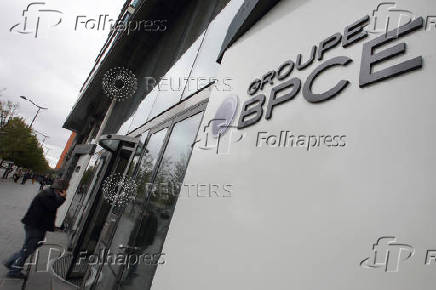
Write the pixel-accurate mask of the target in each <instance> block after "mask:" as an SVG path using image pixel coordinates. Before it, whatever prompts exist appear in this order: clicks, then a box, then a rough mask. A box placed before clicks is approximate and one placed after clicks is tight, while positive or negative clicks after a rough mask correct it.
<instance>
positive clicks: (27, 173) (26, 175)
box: [21, 170, 31, 184]
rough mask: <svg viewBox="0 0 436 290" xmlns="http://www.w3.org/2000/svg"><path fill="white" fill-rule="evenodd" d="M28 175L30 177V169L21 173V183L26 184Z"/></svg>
mask: <svg viewBox="0 0 436 290" xmlns="http://www.w3.org/2000/svg"><path fill="white" fill-rule="evenodd" d="M30 177H31V175H30V171H29V170H27V171H26V172H25V173H24V175H23V181H21V184H26V181H27V179H29V178H30Z"/></svg>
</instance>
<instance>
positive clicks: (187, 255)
mask: <svg viewBox="0 0 436 290" xmlns="http://www.w3.org/2000/svg"><path fill="white" fill-rule="evenodd" d="M378 3H379V2H378V1H373V0H368V1H357V0H356V1H341V0H331V1H324V0H313V1H290V0H288V1H285V0H283V1H281V2H280V3H279V4H278V5H277V6H276V7H275V8H274V9H273V10H271V11H270V13H269V14H267V15H266V16H265V17H264V18H263V19H262V20H261V21H259V22H258V23H257V24H256V26H254V27H253V28H252V29H251V30H250V31H249V32H248V33H246V34H245V35H244V36H243V37H242V38H241V39H239V40H238V42H237V43H236V44H235V45H234V46H233V47H232V48H231V49H229V50H228V51H227V53H226V55H225V57H224V59H223V62H222V67H221V72H220V75H219V78H223V77H231V78H232V79H233V82H232V85H233V90H232V92H214V93H213V94H212V96H211V100H210V103H209V106H208V108H207V111H206V113H205V118H204V121H203V125H202V126H204V124H205V123H206V122H207V121H208V120H210V119H211V118H213V116H214V114H215V110H216V109H217V108H218V106H219V105H220V104H221V101H222V100H223V99H224V98H225V96H226V95H227V94H229V93H236V94H238V95H239V96H240V100H241V101H242V102H244V101H245V100H247V99H248V96H247V94H246V91H247V88H248V85H249V83H250V82H251V81H252V80H254V79H255V78H258V77H261V76H262V75H263V74H264V73H266V72H267V71H268V70H270V69H275V68H277V67H278V66H279V65H280V64H281V63H283V61H285V60H287V59H293V60H295V56H296V55H297V54H298V53H303V54H304V55H305V56H306V57H307V54H308V52H309V51H310V48H311V47H312V45H314V44H318V43H319V42H320V41H321V40H323V39H325V38H326V37H328V36H330V35H332V34H333V33H335V32H342V31H343V29H344V27H345V26H347V25H349V24H351V23H353V22H354V21H355V20H357V19H359V18H361V17H362V16H364V15H366V14H370V13H371V12H372V10H373V9H375V8H376V6H377V4H378ZM398 7H399V8H402V9H409V10H412V11H413V12H414V13H415V14H416V15H422V16H424V17H425V16H427V15H436V2H435V1H430V0H428V1H425V0H413V1H412V0H408V1H399V2H398ZM371 37H374V36H371ZM366 41H368V39H366V40H364V41H363V42H366ZM363 42H359V43H357V44H354V45H353V46H351V47H350V48H346V49H343V48H341V47H338V48H335V49H332V50H331V51H329V52H327V54H326V56H325V59H329V58H332V57H334V56H339V55H345V56H348V57H350V58H352V59H353V61H354V62H353V63H352V64H350V65H348V66H347V67H337V68H334V69H333V70H331V71H329V72H328V73H325V74H323V75H322V76H321V77H320V78H319V79H318V80H317V82H316V83H315V86H314V90H315V91H322V90H325V89H327V88H330V87H331V86H332V84H335V83H336V82H337V81H338V80H340V79H348V80H349V81H350V82H351V84H350V85H349V87H348V88H347V89H346V90H345V91H344V92H343V93H342V94H341V95H339V96H338V97H336V98H335V99H332V100H329V101H327V102H324V103H322V104H310V103H308V102H307V101H306V100H305V99H304V98H303V96H302V94H301V92H300V93H299V94H298V95H297V96H296V98H295V99H294V100H292V101H289V102H287V103H285V104H283V105H281V106H278V107H276V109H275V110H274V112H273V118H272V119H271V120H270V121H266V120H264V117H263V118H262V120H261V121H260V122H259V123H257V124H256V125H255V126H252V127H249V128H246V129H244V130H242V131H241V133H243V134H244V138H243V140H241V141H240V142H238V143H235V144H232V146H231V151H230V154H227V155H217V154H215V153H214V151H213V150H199V149H197V150H194V152H193V155H192V158H191V161H190V164H189V167H188V170H187V175H186V178H185V181H184V183H185V184H198V183H199V184H220V185H223V184H231V185H232V196H231V197H228V198H218V197H214V198H206V197H192V195H191V197H187V193H186V190H187V188H186V187H184V191H183V192H182V193H181V197H180V198H179V201H178V204H177V208H176V211H175V215H174V218H173V221H172V224H171V226H170V230H169V233H168V237H167V240H166V243H165V245H164V250H163V252H164V253H166V261H167V262H166V264H165V265H163V266H160V267H159V268H158V270H157V272H156V276H155V279H154V286H153V289H155V290H161V289H162V290H167V289H196V290H200V289H201V290H203V289H208V290H222V289H250V290H257V289H259V290H265V289H275V290H278V289H286V290H289V289H298V290H301V289H332V290H333V289H334V290H349V289H355V290H357V289H401V290H406V289H420V290H424V289H434V285H435V283H436V276H435V275H434V271H435V270H436V264H434V263H433V264H432V265H425V259H426V256H425V255H426V251H427V250H429V249H431V250H433V249H436V227H435V223H436V211H435V209H434V208H435V203H436V197H435V196H436V194H435V188H436V179H435V178H434V173H435V172H436V153H435V149H434V147H435V146H434V145H435V144H436V135H435V134H434V133H433V132H434V126H435V124H436V122H435V121H436V114H435V112H434V110H435V108H436V82H435V75H436V31H435V30H433V31H422V30H421V31H418V32H415V33H412V34H410V35H409V36H406V37H404V38H402V39H401V42H406V43H407V49H408V50H407V53H406V55H404V56H400V57H398V58H397V59H396V60H392V61H389V63H390V64H392V63H399V62H400V61H403V60H406V59H410V58H413V57H415V56H418V55H422V56H423V60H424V67H423V69H422V70H419V71H415V72H411V73H408V74H405V75H402V76H399V77H396V78H394V79H390V80H386V81H383V82H380V83H377V84H375V85H373V86H370V87H368V88H364V89H361V88H359V87H358V77H359V69H360V60H361V52H362V44H363ZM396 43H398V42H396ZM388 46H391V45H388ZM319 64H320V62H318V61H316V62H315V64H314V65H312V66H310V67H309V68H308V69H307V70H305V71H303V72H296V71H294V72H293V73H292V75H293V76H297V77H299V78H301V79H302V81H303V83H304V81H305V80H306V78H307V76H308V74H309V73H310V72H312V71H313V70H314V69H315V68H316V66H317V65H319ZM377 69H379V67H377ZM270 90H271V87H267V88H266V89H265V90H264V92H266V93H267V96H268V95H269V92H270ZM281 130H289V131H291V132H293V133H295V134H306V135H313V134H315V135H316V134H319V135H323V134H332V135H336V134H339V135H343V134H344V135H347V138H346V141H347V145H346V146H345V147H344V148H342V149H332V148H319V149H317V150H311V151H309V152H307V151H306V150H305V149H303V148H268V147H261V148H259V147H256V146H255V143H256V137H257V133H258V132H259V131H267V132H270V133H276V134H279V133H280V131H281ZM202 195H203V194H202ZM385 235H393V236H396V237H397V238H398V242H399V243H407V244H410V245H412V246H413V247H414V248H415V251H416V252H415V254H414V256H413V257H412V258H411V259H409V260H407V261H403V262H402V263H401V264H400V269H399V272H398V273H386V272H383V270H382V269H364V268H362V267H360V266H359V263H360V262H361V261H362V260H363V259H365V258H367V257H369V256H370V255H371V250H372V245H373V244H374V243H376V240H377V239H378V238H379V237H381V236H385Z"/></svg>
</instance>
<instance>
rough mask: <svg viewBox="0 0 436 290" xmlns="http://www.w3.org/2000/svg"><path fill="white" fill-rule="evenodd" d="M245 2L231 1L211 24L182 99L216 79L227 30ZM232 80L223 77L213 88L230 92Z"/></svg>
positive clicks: (240, 0) (239, 0) (241, 0)
mask: <svg viewBox="0 0 436 290" xmlns="http://www.w3.org/2000/svg"><path fill="white" fill-rule="evenodd" d="M243 3H244V1H243V0H233V1H230V2H229V3H228V4H227V6H226V7H225V8H224V9H223V10H222V11H221V13H220V14H218V15H217V16H216V18H215V19H214V20H213V21H212V22H211V23H210V24H209V27H208V28H207V31H206V35H205V37H204V41H203V43H202V45H201V48H200V50H199V52H198V57H197V59H196V60H195V64H194V67H193V69H192V73H191V75H190V76H189V82H188V84H187V85H186V88H185V91H184V92H183V97H182V99H185V98H186V97H189V96H190V95H192V94H193V93H195V92H197V91H198V90H200V89H202V88H204V87H205V86H207V85H208V84H209V83H210V82H211V80H213V79H216V76H217V74H218V68H219V64H218V63H217V62H216V60H217V58H218V55H219V53H220V51H221V45H222V43H223V41H224V38H225V37H226V34H227V30H228V28H229V26H230V24H231V22H232V20H233V17H234V16H235V15H236V13H237V12H238V10H239V8H240V7H241V5H242V4H243ZM230 84H231V80H230V79H228V78H226V76H223V79H220V80H217V82H216V83H215V85H213V86H212V87H211V88H214V89H216V90H221V91H223V90H230V89H231V88H230Z"/></svg>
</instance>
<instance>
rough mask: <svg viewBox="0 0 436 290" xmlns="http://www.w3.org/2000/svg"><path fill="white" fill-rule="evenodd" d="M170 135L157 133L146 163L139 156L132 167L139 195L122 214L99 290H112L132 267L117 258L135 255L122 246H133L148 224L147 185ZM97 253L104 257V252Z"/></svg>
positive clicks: (151, 138) (103, 266)
mask: <svg viewBox="0 0 436 290" xmlns="http://www.w3.org/2000/svg"><path fill="white" fill-rule="evenodd" d="M167 131H168V129H167V128H165V129H162V130H160V131H159V132H157V133H154V134H153V135H152V136H151V137H150V139H149V141H148V144H147V145H146V146H145V147H146V148H147V150H148V152H147V153H144V154H143V155H142V159H141V158H140V157H141V155H137V156H135V157H134V158H133V161H132V163H131V165H130V167H129V170H128V174H129V176H130V177H134V178H135V181H136V184H137V191H136V195H135V196H133V197H132V198H131V199H130V200H129V202H128V203H127V204H126V206H124V207H123V208H122V212H120V213H119V214H120V217H119V220H118V222H117V223H118V224H117V227H116V231H115V234H114V236H113V238H112V241H111V244H110V247H109V252H107V253H106V257H105V259H104V262H105V263H104V265H102V272H101V277H102V279H101V280H100V282H99V283H98V285H97V289H111V287H112V286H114V285H115V284H116V281H117V280H118V279H119V278H120V275H122V273H123V269H124V268H125V267H126V266H127V265H128V261H126V263H124V262H123V260H122V259H121V260H117V259H116V258H117V255H121V256H122V257H127V256H128V255H131V254H132V249H131V248H129V247H121V246H126V245H130V241H131V239H132V237H134V236H136V234H137V233H138V230H139V228H140V227H141V224H142V221H143V220H144V216H143V210H144V207H145V201H146V198H145V197H146V189H147V188H148V186H147V185H148V184H150V182H151V174H152V171H153V167H154V166H155V164H156V162H157V159H158V156H159V152H160V151H161V148H162V146H163V143H164V139H165V136H166V134H167ZM147 134H148V131H147V132H145V133H144V134H143V135H142V136H141V137H140V140H141V143H142V141H144V138H145V137H146V136H147ZM138 163H139V166H138V169H137V170H138V173H137V174H136V176H132V174H133V175H134V170H135V168H136V167H137V165H136V164H138ZM97 253H98V254H100V252H97ZM132 266H134V265H132ZM129 267H130V266H129Z"/></svg>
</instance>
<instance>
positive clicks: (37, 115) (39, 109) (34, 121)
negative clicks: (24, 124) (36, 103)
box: [30, 107, 41, 128]
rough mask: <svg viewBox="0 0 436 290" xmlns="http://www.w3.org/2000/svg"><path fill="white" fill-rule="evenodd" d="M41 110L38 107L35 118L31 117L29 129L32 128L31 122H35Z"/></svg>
mask: <svg viewBox="0 0 436 290" xmlns="http://www.w3.org/2000/svg"><path fill="white" fill-rule="evenodd" d="M40 110H41V108H39V107H38V110H37V111H36V114H35V117H33V120H32V122H31V123H30V128H32V125H33V122H35V119H36V117H38V114H39V111H40Z"/></svg>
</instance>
